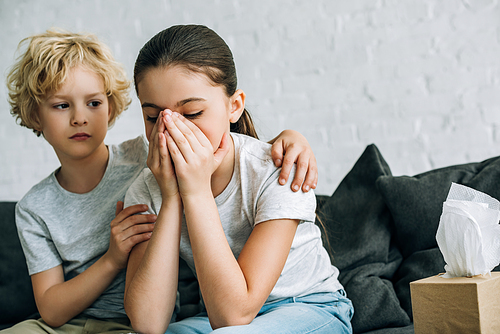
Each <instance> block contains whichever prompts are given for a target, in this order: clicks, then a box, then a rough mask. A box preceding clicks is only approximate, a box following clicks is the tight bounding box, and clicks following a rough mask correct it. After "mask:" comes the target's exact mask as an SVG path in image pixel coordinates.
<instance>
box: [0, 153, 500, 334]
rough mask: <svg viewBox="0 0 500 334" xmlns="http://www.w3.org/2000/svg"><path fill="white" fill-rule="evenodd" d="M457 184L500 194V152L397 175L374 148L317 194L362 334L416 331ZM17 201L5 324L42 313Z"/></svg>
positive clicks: (4, 206) (189, 300) (184, 279)
mask: <svg viewBox="0 0 500 334" xmlns="http://www.w3.org/2000/svg"><path fill="white" fill-rule="evenodd" d="M452 182H455V183H460V184H464V185H467V186H469V187H472V188H475V189H477V190H479V191H482V192H485V193H487V194H489V195H491V196H493V197H495V198H497V199H500V157H495V158H491V159H488V160H485V161H483V162H478V163H469V164H463V165H455V166H450V167H446V168H440V169H435V170H431V171H428V172H426V173H423V174H419V175H415V176H392V175H391V170H390V168H389V166H388V164H387V163H386V162H385V160H384V158H383V157H382V155H381V153H380V152H379V150H378V149H377V147H376V146H375V145H369V146H368V147H367V148H366V150H365V151H364V152H363V154H362V155H361V156H360V158H359V159H358V161H357V162H356V163H355V165H354V166H353V168H352V170H351V171H350V172H349V173H348V174H347V175H346V176H345V178H344V179H343V181H342V182H341V184H340V185H339V187H338V188H337V189H336V190H335V192H334V193H333V195H331V196H321V195H318V196H317V201H318V210H317V212H318V218H319V219H321V221H322V222H323V224H324V225H325V226H326V229H327V231H326V236H325V238H326V237H327V238H328V241H329V244H330V249H331V253H332V262H333V264H334V265H336V266H337V267H338V268H339V269H340V281H341V283H342V284H343V285H344V287H345V289H346V291H347V295H348V297H349V298H351V300H352V301H353V304H354V309H355V314H354V318H353V320H352V325H353V329H354V332H355V333H372V334H383V333H387V334H393V333H401V334H406V333H413V332H414V331H413V324H412V315H411V299H410V288H409V283H410V282H411V281H414V280H417V279H420V278H424V277H428V276H432V275H436V274H438V273H440V272H443V271H444V260H443V257H442V255H441V253H440V251H439V249H438V247H437V243H436V240H435V234H436V230H437V226H438V223H439V217H440V215H441V210H442V204H443V202H444V201H445V199H446V196H447V194H448V190H449V188H450V186H451V183H452ZM14 206H15V203H14V202H2V203H0V215H1V216H0V217H1V218H0V219H1V222H0V226H1V228H2V231H3V233H2V234H0V239H1V240H0V329H1V328H5V327H8V326H10V325H12V324H13V323H16V322H18V321H21V320H22V319H25V318H27V317H36V316H37V314H36V306H35V303H34V300H33V293H32V290H31V281H30V279H29V277H28V273H27V269H26V264H25V259H24V255H23V253H22V250H21V246H20V243H19V240H18V238H17V232H16V229H15V222H14ZM325 244H326V243H325ZM498 269H500V268H499V267H497V268H495V270H498ZM179 275H180V285H179V290H180V292H181V313H180V317H181V318H182V317H185V316H188V315H190V314H193V313H194V312H196V311H197V310H198V288H197V284H196V280H195V279H194V278H193V276H192V275H191V274H190V273H189V271H188V269H187V268H186V267H185V266H182V267H181V270H180V273H179Z"/></svg>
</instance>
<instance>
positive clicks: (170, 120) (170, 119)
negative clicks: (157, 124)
mask: <svg viewBox="0 0 500 334" xmlns="http://www.w3.org/2000/svg"><path fill="white" fill-rule="evenodd" d="M165 121H167V122H172V117H171V116H170V115H169V114H167V115H165Z"/></svg>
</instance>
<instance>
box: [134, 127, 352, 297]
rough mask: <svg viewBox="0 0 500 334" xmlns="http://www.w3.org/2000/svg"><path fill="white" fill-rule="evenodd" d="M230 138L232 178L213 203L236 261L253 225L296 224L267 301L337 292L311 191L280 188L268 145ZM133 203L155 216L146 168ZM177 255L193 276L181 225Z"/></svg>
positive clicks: (154, 189) (155, 195) (156, 200)
mask: <svg viewBox="0 0 500 334" xmlns="http://www.w3.org/2000/svg"><path fill="white" fill-rule="evenodd" d="M231 136H232V138H233V141H234V146H235V164H234V171H233V176H232V178H231V181H230V182H229V184H228V186H227V187H226V189H224V191H223V192H222V193H221V194H220V195H218V196H217V197H216V198H215V202H216V204H217V208H218V211H219V216H220V219H221V223H222V227H223V229H224V233H225V234H226V239H227V241H228V243H229V246H230V248H231V250H232V252H233V254H234V256H235V257H236V258H238V256H239V254H240V252H241V250H242V248H243V246H244V245H245V243H246V241H247V239H248V237H249V236H250V233H251V232H252V230H253V227H254V226H255V225H256V224H259V223H262V222H265V221H268V220H272V219H298V220H300V222H301V223H300V225H299V226H298V228H297V232H296V234H295V238H294V240H293V243H292V247H291V250H290V253H289V255H288V259H287V261H286V264H285V267H284V269H283V271H282V273H281V275H280V278H279V279H278V282H277V283H276V285H275V287H274V289H273V290H272V292H271V294H270V295H269V298H268V299H267V301H268V302H270V301H275V300H279V299H283V298H287V297H299V296H304V295H308V294H311V293H317V292H334V291H337V290H338V289H341V288H342V285H341V284H340V283H339V281H338V279H337V278H338V274H339V271H338V269H337V268H336V267H334V266H332V265H331V262H330V258H329V256H328V253H327V252H326V250H325V249H324V247H323V244H322V240H321V232H320V230H319V228H318V226H316V225H315V224H314V220H315V213H314V212H315V208H316V199H315V196H314V192H313V191H309V192H308V193H303V192H296V193H294V192H292V191H291V190H290V186H289V184H288V185H286V186H281V185H279V183H278V177H279V173H280V169H279V168H276V167H275V166H274V163H273V160H272V157H271V145H269V144H267V143H263V142H261V141H259V140H256V139H254V138H251V137H248V136H244V135H240V134H235V133H231ZM291 176H293V172H292V173H291ZM290 179H292V177H290ZM134 204H148V205H149V208H150V210H151V211H150V212H151V213H155V214H158V211H159V209H160V207H161V192H160V189H159V187H158V184H157V183H156V180H155V178H154V176H153V174H152V173H151V171H150V170H149V169H145V170H144V171H143V173H141V175H140V176H139V177H138V178H137V180H136V181H135V182H134V183H133V184H132V185H131V186H130V188H129V190H128V192H127V195H126V197H125V206H130V205H134ZM180 254H181V257H182V258H183V259H184V260H185V261H186V262H187V263H188V265H189V266H190V267H191V269H192V270H193V271H194V261H193V253H192V250H191V246H190V242H189V235H188V232H187V227H186V223H185V221H184V220H183V222H182V230H181V246H180Z"/></svg>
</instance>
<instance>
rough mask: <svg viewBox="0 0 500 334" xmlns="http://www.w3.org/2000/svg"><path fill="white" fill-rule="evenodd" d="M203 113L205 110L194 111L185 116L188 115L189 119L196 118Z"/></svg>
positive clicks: (185, 115)
mask: <svg viewBox="0 0 500 334" xmlns="http://www.w3.org/2000/svg"><path fill="white" fill-rule="evenodd" d="M201 114H203V110H201V111H198V112H197V113H194V114H184V115H183V116H184V117H186V118H187V119H196V118H198V117H200V116H201Z"/></svg>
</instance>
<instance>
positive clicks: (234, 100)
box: [229, 89, 246, 123]
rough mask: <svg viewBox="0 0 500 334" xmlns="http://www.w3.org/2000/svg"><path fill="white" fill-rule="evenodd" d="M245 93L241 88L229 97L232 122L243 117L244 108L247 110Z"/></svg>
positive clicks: (230, 119)
mask: <svg viewBox="0 0 500 334" xmlns="http://www.w3.org/2000/svg"><path fill="white" fill-rule="evenodd" d="M245 97H246V95H245V93H244V92H243V91H242V90H241V89H237V90H236V92H234V94H233V95H232V96H231V97H230V98H229V103H230V107H231V109H230V111H231V114H230V115H229V121H230V122H231V123H236V122H238V120H239V119H240V117H241V114H242V113H243V110H245Z"/></svg>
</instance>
